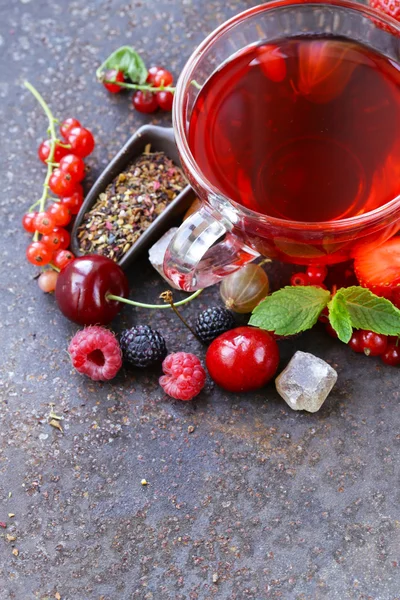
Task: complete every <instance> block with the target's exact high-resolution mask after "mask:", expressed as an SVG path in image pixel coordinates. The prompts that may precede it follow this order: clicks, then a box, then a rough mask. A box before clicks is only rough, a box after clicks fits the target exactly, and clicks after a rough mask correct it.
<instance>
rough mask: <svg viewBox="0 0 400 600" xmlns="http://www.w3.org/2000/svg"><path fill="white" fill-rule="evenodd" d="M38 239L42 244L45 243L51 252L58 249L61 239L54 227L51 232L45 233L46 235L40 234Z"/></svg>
mask: <svg viewBox="0 0 400 600" xmlns="http://www.w3.org/2000/svg"><path fill="white" fill-rule="evenodd" d="M40 241H41V242H42V244H45V245H46V246H47V247H48V248H50V250H51V251H52V252H55V251H56V250H58V249H59V247H60V244H61V241H60V236H59V235H58V234H57V233H55V231H54V229H53V231H52V232H51V233H47V234H46V235H42V237H41V239H40Z"/></svg>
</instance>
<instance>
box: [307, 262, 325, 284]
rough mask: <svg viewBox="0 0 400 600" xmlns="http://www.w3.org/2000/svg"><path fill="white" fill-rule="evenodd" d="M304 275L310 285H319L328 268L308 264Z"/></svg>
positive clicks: (322, 281)
mask: <svg viewBox="0 0 400 600" xmlns="http://www.w3.org/2000/svg"><path fill="white" fill-rule="evenodd" d="M306 275H307V277H308V279H309V281H310V285H321V284H323V283H324V281H325V279H326V276H327V275H328V269H327V268H326V267H314V265H309V266H308V267H307V270H306Z"/></svg>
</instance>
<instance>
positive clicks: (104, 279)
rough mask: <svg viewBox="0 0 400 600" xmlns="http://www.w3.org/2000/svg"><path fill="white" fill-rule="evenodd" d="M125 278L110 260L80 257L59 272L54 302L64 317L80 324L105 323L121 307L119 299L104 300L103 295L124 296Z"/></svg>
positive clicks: (91, 256) (125, 288)
mask: <svg viewBox="0 0 400 600" xmlns="http://www.w3.org/2000/svg"><path fill="white" fill-rule="evenodd" d="M128 292H129V285H128V280H127V278H126V276H125V274H124V272H123V271H122V269H121V268H120V267H119V266H118V265H117V264H116V263H115V262H113V261H112V260H111V259H109V258H107V257H105V256H100V255H96V254H93V255H89V256H81V257H79V258H76V259H75V260H73V261H72V262H71V263H69V265H67V266H66V267H65V269H63V270H62V271H61V273H60V274H59V276H58V280H57V286H56V301H57V304H58V306H59V308H60V310H61V312H62V313H63V315H64V316H65V317H67V318H68V319H71V321H75V322H76V323H79V324H81V325H95V324H100V325H106V324H107V323H110V321H112V320H113V318H114V317H115V316H116V315H117V314H118V313H119V311H120V310H121V308H122V306H123V305H122V303H121V302H116V301H114V300H107V297H106V296H107V294H108V293H110V294H114V295H116V296H122V297H124V298H126V297H127V296H128Z"/></svg>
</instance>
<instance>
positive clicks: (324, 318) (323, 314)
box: [318, 306, 329, 323]
mask: <svg viewBox="0 0 400 600" xmlns="http://www.w3.org/2000/svg"><path fill="white" fill-rule="evenodd" d="M318 321H320V322H321V323H329V310H328V307H327V306H325V308H324V309H323V310H322V312H321V314H320V315H319V317H318Z"/></svg>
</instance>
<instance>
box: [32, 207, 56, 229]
mask: <svg viewBox="0 0 400 600" xmlns="http://www.w3.org/2000/svg"><path fill="white" fill-rule="evenodd" d="M33 225H34V228H35V229H34V230H35V231H38V232H39V233H44V234H46V233H50V232H51V231H53V229H54V227H55V226H56V224H55V222H54V218H53V217H52V216H51V215H50V214H49V213H48V212H40V213H36V216H35V218H34V219H33Z"/></svg>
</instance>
